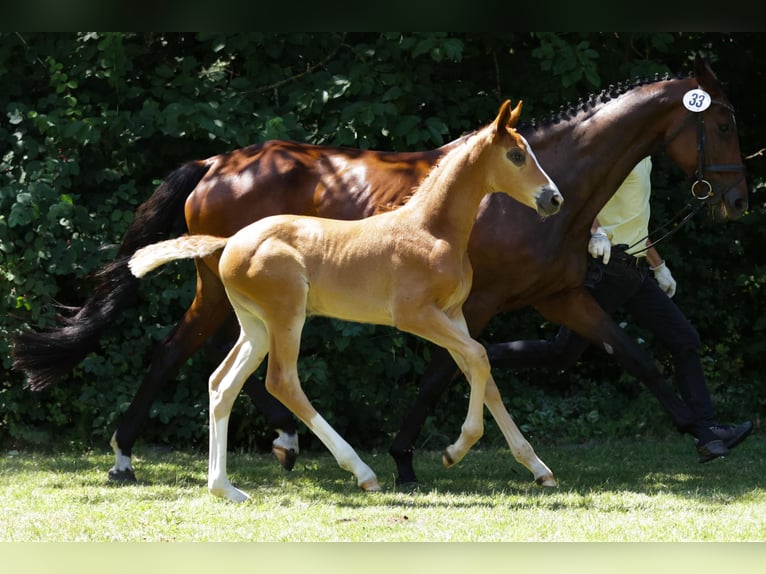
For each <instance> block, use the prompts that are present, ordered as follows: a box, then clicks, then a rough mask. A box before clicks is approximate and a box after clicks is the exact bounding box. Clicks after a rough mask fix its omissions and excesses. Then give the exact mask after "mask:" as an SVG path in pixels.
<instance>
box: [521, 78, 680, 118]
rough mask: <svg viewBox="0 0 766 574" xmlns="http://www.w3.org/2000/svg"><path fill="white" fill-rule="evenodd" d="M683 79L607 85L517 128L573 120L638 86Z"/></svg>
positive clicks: (657, 79)
mask: <svg viewBox="0 0 766 574" xmlns="http://www.w3.org/2000/svg"><path fill="white" fill-rule="evenodd" d="M684 77H685V76H684V75H683V74H676V75H675V76H671V75H670V74H669V73H665V74H659V73H658V74H655V75H654V76H653V77H651V78H650V77H645V78H636V79H634V80H633V81H626V82H619V83H618V84H617V85H616V86H615V85H614V84H609V87H608V88H604V89H602V90H601V92H599V93H598V94H595V93H593V94H591V95H590V96H588V97H587V98H580V99H579V100H578V101H577V102H576V103H572V102H567V104H566V105H565V106H564V105H562V106H561V107H560V108H559V110H558V112H555V113H551V114H549V115H548V116H547V117H546V118H544V119H542V120H538V119H537V118H533V119H532V120H530V121H529V122H528V123H523V124H520V125H519V127H520V128H521V127H524V128H532V129H541V128H543V127H545V126H548V125H550V124H557V123H560V122H565V121H568V120H571V119H573V118H574V117H575V116H577V115H578V114H580V113H582V112H589V111H592V110H594V109H595V108H596V107H598V106H599V105H601V104H605V103H606V102H608V101H610V100H613V99H615V98H618V97H620V96H622V95H623V94H625V93H626V92H629V91H630V90H633V89H635V88H638V87H640V86H645V85H648V84H654V83H656V82H661V81H667V80H673V79H675V80H679V79H683V78H684ZM686 77H691V74H688V75H687V76H686Z"/></svg>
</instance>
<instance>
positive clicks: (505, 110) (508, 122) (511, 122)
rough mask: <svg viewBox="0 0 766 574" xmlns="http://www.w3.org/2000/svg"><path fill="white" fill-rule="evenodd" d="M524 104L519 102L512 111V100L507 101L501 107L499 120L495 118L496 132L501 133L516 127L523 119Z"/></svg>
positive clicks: (498, 115) (498, 114)
mask: <svg viewBox="0 0 766 574" xmlns="http://www.w3.org/2000/svg"><path fill="white" fill-rule="evenodd" d="M522 105H523V102H522V101H521V100H519V103H518V104H516V107H515V108H513V109H511V100H505V101H504V102H503V104H502V105H501V106H500V111H499V112H497V118H495V122H494V124H495V130H496V131H497V132H498V133H501V131H500V130H503V131H505V130H506V129H510V128H513V127H515V126H516V124H517V123H518V121H519V118H520V117H521V107H522Z"/></svg>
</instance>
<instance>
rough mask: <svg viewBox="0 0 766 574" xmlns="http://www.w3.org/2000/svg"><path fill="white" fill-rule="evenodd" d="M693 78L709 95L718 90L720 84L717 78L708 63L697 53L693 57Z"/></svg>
mask: <svg viewBox="0 0 766 574" xmlns="http://www.w3.org/2000/svg"><path fill="white" fill-rule="evenodd" d="M694 78H695V79H696V80H697V83H698V84H699V86H700V88H702V89H703V90H705V91H706V92H708V93H710V94H711V95H712V94H716V93H717V92H718V91H719V88H720V84H719V83H718V78H717V77H716V75H715V73H714V72H713V70H712V69H711V68H710V64H708V63H707V61H706V60H705V59H704V58H703V57H702V56H700V55H699V54H697V55H696V56H695V57H694Z"/></svg>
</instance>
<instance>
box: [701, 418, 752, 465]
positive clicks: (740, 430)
mask: <svg viewBox="0 0 766 574" xmlns="http://www.w3.org/2000/svg"><path fill="white" fill-rule="evenodd" d="M710 431H711V432H712V433H713V434H714V435H715V436H717V437H718V440H713V441H710V442H708V443H705V444H704V445H702V446H699V444H698V445H697V452H699V454H700V458H699V462H710V461H711V460H713V459H715V458H718V457H719V456H726V455H727V454H728V452H725V453H721V448H720V446H723V447H724V450H727V451H728V450H729V449H732V448H734V447H735V446H737V445H739V444H741V443H742V441H743V440H745V439H746V438H747V437H748V436H749V435H750V433H751V432H753V423H752V422H751V421H746V422H744V423H742V424H740V425H737V426H734V425H713V426H711V427H710ZM715 443H721V445H718V444H715ZM711 445H712V446H711ZM707 451H709V452H707Z"/></svg>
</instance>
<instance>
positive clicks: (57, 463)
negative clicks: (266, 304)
mask: <svg viewBox="0 0 766 574" xmlns="http://www.w3.org/2000/svg"><path fill="white" fill-rule="evenodd" d="M142 450H143V452H140V453H137V456H136V458H135V461H134V463H135V465H136V472H137V475H138V477H139V482H138V483H137V484H134V485H130V486H119V485H115V484H112V483H110V482H108V481H107V479H106V470H107V469H108V468H109V467H110V466H111V464H112V457H111V455H110V454H108V453H106V452H103V453H83V454H80V453H74V454H71V453H67V454H57V455H54V456H51V455H45V454H40V453H29V452H20V453H2V458H1V459H0V541H6V542H8V541H12V542H20V541H65V542H71V541H91V542H94V541H121V542H142V541H155V542H164V541H174V542H181V541H193V542H209V541H216V542H223V541H229V542H243V541H268V542H287V541H292V542H304V541H316V542H324V541H354V542H376V541H397V542H405V541H429V542H451V541H461V542H478V541H502V542H528V541H567V542H572V541H574V542H580V541H581V542H586V541H588V542H590V541H609V542H646V541H657V542H668V541H720V542H723V541H729V542H739V541H766V456H765V455H766V439H765V438H764V435H763V434H761V433H757V434H754V435H753V436H752V437H750V438H749V439H748V440H747V441H746V442H745V443H744V444H743V445H742V446H740V447H739V448H738V449H737V450H736V451H734V453H733V454H732V455H731V456H730V457H728V458H726V459H719V460H716V461H713V462H711V463H709V464H705V465H701V464H698V463H697V462H696V457H695V455H694V452H693V447H692V446H691V441H690V439H688V438H687V437H677V438H674V439H672V440H667V441H663V442H659V443H657V442H649V441H644V442H635V443H625V442H616V443H609V444H605V443H601V444H593V445H586V446H583V445H578V446H543V447H541V446H537V447H536V450H537V452H538V454H539V455H540V457H541V458H542V459H543V460H544V461H545V462H546V463H547V464H548V466H550V467H551V468H552V470H553V471H554V474H555V475H556V476H557V477H558V479H559V482H560V484H559V487H558V488H556V489H543V488H540V487H537V486H535V485H534V484H533V483H532V482H531V475H530V474H529V473H528V472H527V471H526V469H524V468H523V467H521V466H520V465H518V464H517V463H516V462H515V461H514V460H513V459H512V457H511V455H510V453H509V452H508V451H507V450H481V449H476V450H474V451H472V452H471V453H469V454H468V456H467V457H466V458H465V459H464V460H463V461H462V462H461V463H459V464H458V465H457V466H455V467H454V468H451V469H448V470H447V469H444V468H443V467H442V466H441V456H440V454H439V453H437V452H419V453H416V470H417V471H418V474H419V477H420V479H421V486H420V488H419V489H418V490H416V491H414V492H400V491H397V489H396V488H394V466H393V462H392V461H391V459H390V457H389V456H388V455H387V454H385V453H377V454H376V453H361V454H362V458H363V459H364V460H365V461H366V462H367V463H368V464H370V465H371V466H372V467H373V468H374V469H375V470H376V472H377V473H378V477H379V478H380V480H381V483H382V486H383V492H380V493H365V492H362V491H360V490H359V489H358V488H357V487H356V484H355V481H354V479H353V477H352V476H351V475H350V474H348V473H346V472H345V471H343V470H341V469H340V468H338V466H337V465H336V463H335V461H334V460H333V459H332V458H331V456H330V455H329V454H326V453H325V452H312V453H302V454H301V456H300V457H299V459H298V464H297V465H296V467H295V469H294V470H293V471H292V472H290V473H286V472H284V471H283V470H282V469H281V468H279V467H278V465H277V464H276V462H275V461H274V460H273V459H272V458H271V456H268V455H249V454H242V453H231V454H230V456H229V470H230V477H231V479H232V482H234V484H235V485H237V486H238V487H240V488H242V489H243V490H245V491H246V492H247V493H248V494H250V495H251V496H252V499H251V500H250V501H249V502H247V503H245V504H241V505H237V504H234V503H229V502H226V501H223V500H220V499H216V498H213V497H212V496H210V495H209V494H208V493H207V490H206V487H205V485H206V471H207V459H206V454H205V453H187V452H170V453H167V452H162V451H159V450H151V449H142Z"/></svg>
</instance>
